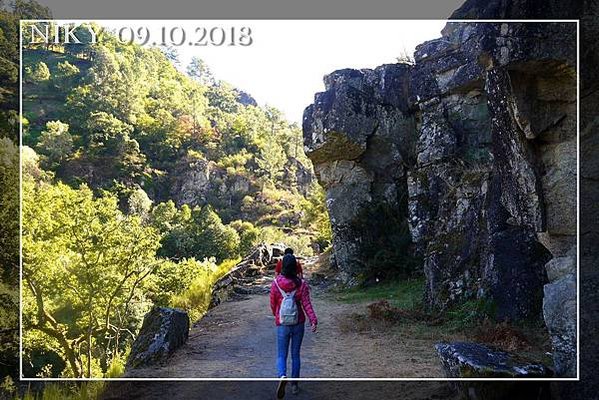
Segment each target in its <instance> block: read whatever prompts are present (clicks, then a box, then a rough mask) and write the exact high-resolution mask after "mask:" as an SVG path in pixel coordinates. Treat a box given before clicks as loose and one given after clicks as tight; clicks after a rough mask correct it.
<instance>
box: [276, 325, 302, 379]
mask: <svg viewBox="0 0 599 400" xmlns="http://www.w3.org/2000/svg"><path fill="white" fill-rule="evenodd" d="M303 338H304V324H303V323H302V324H296V325H279V326H277V373H278V374H279V375H278V376H279V378H280V377H281V376H283V375H285V376H287V352H288V350H289V342H291V377H292V378H299V375H300V348H301V347H302V339H303Z"/></svg>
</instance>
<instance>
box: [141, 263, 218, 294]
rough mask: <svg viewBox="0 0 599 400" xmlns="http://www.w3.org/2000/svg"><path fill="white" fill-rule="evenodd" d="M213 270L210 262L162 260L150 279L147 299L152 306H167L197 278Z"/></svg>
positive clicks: (213, 266) (213, 267) (212, 264)
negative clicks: (150, 301)
mask: <svg viewBox="0 0 599 400" xmlns="http://www.w3.org/2000/svg"><path fill="white" fill-rule="evenodd" d="M214 269H215V265H214V263H213V262H212V261H209V260H205V261H202V262H200V261H196V260H195V259H193V258H190V259H184V260H181V261H180V262H173V261H170V260H164V261H163V262H161V263H160V264H159V266H158V268H157V269H156V272H155V274H154V275H153V276H152V277H151V284H150V285H149V289H148V297H150V298H151V299H152V301H153V302H154V304H157V305H161V306H168V305H170V304H171V303H172V300H173V297H174V296H176V295H180V294H182V293H183V292H185V291H186V290H187V289H188V288H189V287H190V286H191V285H192V283H193V282H194V280H196V279H197V277H198V276H206V275H207V274H208V273H210V272H212V270H214Z"/></svg>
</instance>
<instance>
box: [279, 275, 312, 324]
mask: <svg viewBox="0 0 599 400" xmlns="http://www.w3.org/2000/svg"><path fill="white" fill-rule="evenodd" d="M275 279H276V281H277V283H278V284H279V287H280V288H281V289H283V291H285V292H287V293H289V292H292V291H293V290H294V289H295V288H296V287H295V282H294V281H293V280H291V279H288V278H285V277H284V276H283V275H278V276H277V277H276V278H275ZM295 300H296V301H297V302H298V305H301V307H298V309H299V315H298V323H299V324H303V323H304V322H305V321H306V314H307V315H308V318H309V319H310V323H311V324H313V325H316V324H318V319H317V318H316V313H315V312H314V308H312V302H311V301H310V286H308V284H307V283H306V281H304V280H302V281H301V285H300V287H299V289H297V291H296V292H295ZM282 301H283V295H281V292H279V288H277V285H276V284H275V282H274V281H273V283H272V285H271V287H270V308H271V310H272V313H273V315H274V316H275V323H276V324H277V326H279V325H281V322H280V321H279V308H280V307H281V302H282Z"/></svg>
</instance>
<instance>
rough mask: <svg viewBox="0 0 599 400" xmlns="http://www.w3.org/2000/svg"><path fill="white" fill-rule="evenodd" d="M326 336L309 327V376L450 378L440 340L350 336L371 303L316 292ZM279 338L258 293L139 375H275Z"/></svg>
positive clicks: (215, 316)
mask: <svg viewBox="0 0 599 400" xmlns="http://www.w3.org/2000/svg"><path fill="white" fill-rule="evenodd" d="M313 302H314V307H315V309H316V312H317V314H318V317H319V319H320V323H319V332H318V333H316V334H313V333H312V332H309V329H306V334H305V336H304V342H303V345H302V373H301V375H302V377H305V378H390V377H393V378H413V377H442V376H443V375H442V371H441V368H440V364H439V361H438V358H437V356H436V354H435V353H434V348H433V345H434V341H432V340H428V339H411V338H408V337H405V338H398V337H396V335H388V334H385V332H381V333H378V334H377V333H376V332H363V333H356V332H351V331H350V332H347V331H344V330H342V329H341V328H340V326H339V325H340V324H339V321H340V320H341V319H343V318H346V317H347V316H348V315H349V314H351V313H353V312H356V311H358V312H359V311H361V309H362V308H365V305H361V304H359V305H356V304H345V303H340V302H337V301H335V300H333V299H331V298H330V297H329V296H326V295H323V294H322V293H321V292H319V291H318V290H315V291H314V292H313ZM275 350H276V337H275V328H274V317H273V316H272V315H271V313H270V307H269V300H268V295H266V294H264V295H250V296H247V298H246V299H243V300H237V301H230V302H226V303H224V304H221V305H220V306H218V307H216V308H214V309H213V310H212V311H211V312H210V313H208V314H207V315H206V316H205V317H204V318H203V319H202V320H201V321H200V322H199V323H197V324H196V325H195V326H194V327H193V329H192V330H191V332H190V336H189V340H188V342H187V343H186V344H185V345H184V346H183V347H182V348H181V349H179V350H177V352H176V353H175V354H174V355H173V356H172V357H171V358H170V359H169V361H168V363H167V364H165V365H161V366H155V367H149V368H143V369H137V370H133V371H131V372H130V373H129V374H128V376H131V377H164V378H274V377H276V370H275V357H276V354H275Z"/></svg>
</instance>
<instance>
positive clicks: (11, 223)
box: [0, 138, 19, 377]
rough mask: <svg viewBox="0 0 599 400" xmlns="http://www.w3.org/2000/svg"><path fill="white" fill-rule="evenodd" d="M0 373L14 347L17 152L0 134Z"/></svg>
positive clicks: (10, 366) (13, 358) (8, 366)
mask: <svg viewBox="0 0 599 400" xmlns="http://www.w3.org/2000/svg"><path fill="white" fill-rule="evenodd" d="M0 189H1V190H0V377H4V376H6V375H9V374H12V375H13V376H14V374H15V370H14V366H16V363H17V359H18V358H17V357H18V356H17V351H18V309H19V293H18V285H17V282H18V268H19V152H18V148H17V146H15V145H14V144H13V143H12V141H11V140H10V139H8V138H0Z"/></svg>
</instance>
